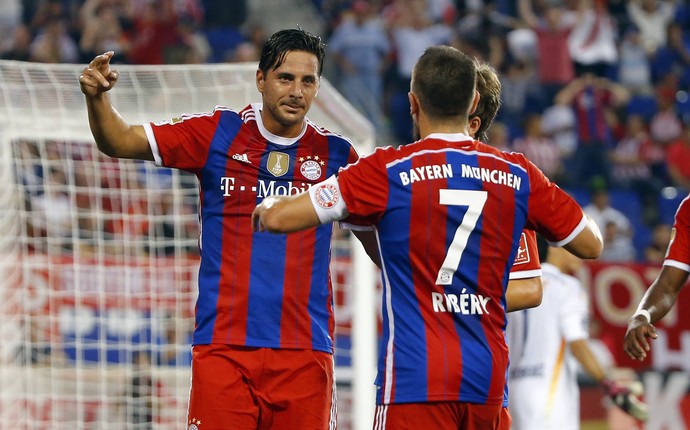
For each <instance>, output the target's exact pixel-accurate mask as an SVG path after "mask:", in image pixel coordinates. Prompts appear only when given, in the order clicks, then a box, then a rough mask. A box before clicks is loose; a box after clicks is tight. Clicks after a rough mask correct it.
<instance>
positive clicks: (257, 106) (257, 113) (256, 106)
mask: <svg viewBox="0 0 690 430" xmlns="http://www.w3.org/2000/svg"><path fill="white" fill-rule="evenodd" d="M263 106H264V105H263V103H252V104H251V107H252V110H254V118H255V119H256V125H257V126H258V127H259V133H261V135H262V136H263V137H264V138H265V139H266V140H268V141H269V142H271V143H275V144H277V145H282V146H288V145H292V144H293V143H295V142H297V141H298V140H300V139H301V138H302V136H304V133H305V132H306V131H307V121H306V119H305V120H304V123H303V124H302V131H301V132H300V133H299V135H298V136H297V137H281V136H276V135H275V134H273V133H271V132H270V131H268V130H266V127H265V126H264V122H263V119H262V118H261V110H262V109H263Z"/></svg>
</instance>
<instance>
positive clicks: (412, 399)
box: [376, 394, 504, 406]
mask: <svg viewBox="0 0 690 430" xmlns="http://www.w3.org/2000/svg"><path fill="white" fill-rule="evenodd" d="M429 402H459V403H476V404H479V405H488V406H496V405H503V404H504V399H503V396H501V397H497V398H496V399H494V400H488V399H486V398H483V397H475V396H472V397H467V398H463V399H458V398H457V397H451V396H450V395H448V394H438V395H434V396H426V397H418V396H403V397H398V396H396V398H395V400H392V401H388V402H383V401H381V400H378V399H377V400H376V404H377V405H394V404H398V403H429Z"/></svg>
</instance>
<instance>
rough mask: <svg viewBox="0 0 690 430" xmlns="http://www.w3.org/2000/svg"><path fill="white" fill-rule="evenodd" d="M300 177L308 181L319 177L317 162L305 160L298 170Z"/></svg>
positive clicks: (319, 169) (319, 171) (319, 167)
mask: <svg viewBox="0 0 690 430" xmlns="http://www.w3.org/2000/svg"><path fill="white" fill-rule="evenodd" d="M299 171H300V173H302V176H304V177H305V178H307V179H308V180H310V181H315V180H317V179H319V178H320V177H321V165H319V163H318V162H317V161H314V160H307V161H305V162H304V163H302V165H301V166H300V168H299Z"/></svg>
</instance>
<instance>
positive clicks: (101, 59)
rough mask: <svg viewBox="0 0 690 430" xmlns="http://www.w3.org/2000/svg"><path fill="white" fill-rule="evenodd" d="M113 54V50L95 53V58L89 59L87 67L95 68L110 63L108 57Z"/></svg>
mask: <svg viewBox="0 0 690 430" xmlns="http://www.w3.org/2000/svg"><path fill="white" fill-rule="evenodd" d="M114 54H115V52H113V51H106V52H104V53H102V54H101V55H97V56H96V58H94V59H93V60H91V63H89V67H93V68H97V67H100V66H102V65H104V64H108V63H110V59H111V58H112V57H113V55H114Z"/></svg>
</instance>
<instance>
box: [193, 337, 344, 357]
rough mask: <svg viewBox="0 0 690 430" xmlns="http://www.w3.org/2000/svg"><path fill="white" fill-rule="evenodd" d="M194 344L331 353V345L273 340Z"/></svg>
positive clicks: (196, 343) (194, 343)
mask: <svg viewBox="0 0 690 430" xmlns="http://www.w3.org/2000/svg"><path fill="white" fill-rule="evenodd" d="M195 345H233V346H247V347H250V348H270V349H297V350H311V351H321V352H327V353H329V354H331V355H332V354H333V347H331V346H328V345H325V346H324V345H312V346H310V347H305V346H304V345H301V344H297V343H289V344H276V343H274V342H233V341H228V342H217V341H213V340H211V341H198V342H192V346H195Z"/></svg>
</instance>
